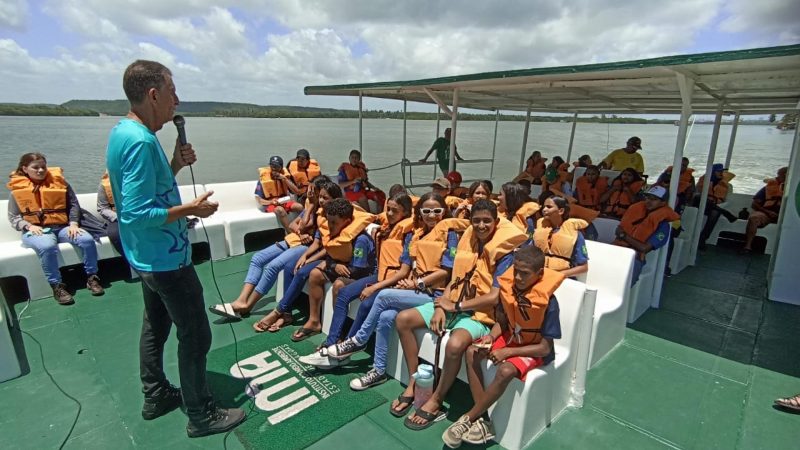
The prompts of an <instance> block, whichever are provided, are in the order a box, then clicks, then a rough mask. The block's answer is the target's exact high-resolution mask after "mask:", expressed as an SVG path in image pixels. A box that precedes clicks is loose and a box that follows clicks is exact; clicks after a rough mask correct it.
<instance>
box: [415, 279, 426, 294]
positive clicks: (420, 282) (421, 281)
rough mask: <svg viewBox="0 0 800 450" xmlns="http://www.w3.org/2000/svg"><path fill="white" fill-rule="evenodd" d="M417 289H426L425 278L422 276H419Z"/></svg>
mask: <svg viewBox="0 0 800 450" xmlns="http://www.w3.org/2000/svg"><path fill="white" fill-rule="evenodd" d="M417 289H418V290H420V291H424V290H425V280H424V279H422V277H420V278H417Z"/></svg>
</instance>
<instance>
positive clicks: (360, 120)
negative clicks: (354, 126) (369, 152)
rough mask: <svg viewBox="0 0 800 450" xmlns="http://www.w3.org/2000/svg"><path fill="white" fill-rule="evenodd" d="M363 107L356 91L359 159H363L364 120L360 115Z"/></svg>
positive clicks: (359, 92) (361, 98) (361, 99)
mask: <svg viewBox="0 0 800 450" xmlns="http://www.w3.org/2000/svg"><path fill="white" fill-rule="evenodd" d="M363 106H364V103H363V96H362V94H361V91H358V151H360V152H361V158H364V124H363V121H364V118H363V114H362V113H361V111H362V110H363Z"/></svg>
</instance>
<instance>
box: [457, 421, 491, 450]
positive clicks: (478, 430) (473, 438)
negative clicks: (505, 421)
mask: <svg viewBox="0 0 800 450" xmlns="http://www.w3.org/2000/svg"><path fill="white" fill-rule="evenodd" d="M494 438H495V435H494V427H493V426H492V421H491V420H486V419H484V418H483V417H479V418H478V420H476V421H475V422H472V426H471V427H469V431H467V433H466V434H464V436H462V437H461V440H462V441H464V442H468V443H470V444H475V445H483V444H486V443H487V442H489V441H491V440H492V439H494Z"/></svg>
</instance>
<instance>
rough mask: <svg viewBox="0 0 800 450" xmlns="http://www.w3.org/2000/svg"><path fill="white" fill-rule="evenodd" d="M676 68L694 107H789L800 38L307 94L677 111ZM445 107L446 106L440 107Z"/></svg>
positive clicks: (794, 96)
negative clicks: (690, 88) (689, 86)
mask: <svg viewBox="0 0 800 450" xmlns="http://www.w3.org/2000/svg"><path fill="white" fill-rule="evenodd" d="M676 74H681V75H684V76H685V77H686V78H690V79H693V80H694V81H695V83H694V92H693V95H692V100H691V106H692V112H694V113H695V114H698V113H700V114H702V113H710V114H713V113H714V112H715V111H716V110H717V107H718V104H719V102H720V101H722V102H724V106H723V108H724V111H725V112H726V113H739V114H743V115H745V114H769V113H788V112H794V111H796V110H797V109H798V107H799V106H800V105H799V103H800V44H798V45H788V46H781V47H768V48H755V49H748V50H736V51H726V52H714V53H700V54H692V55H677V56H665V57H660V58H651V59H641V60H635V61H622V62H612V63H601V64H586V65H578V66H561V67H541V68H533V69H520V70H508V71H502V72H484V73H476V74H469V75H458V76H448V77H439V78H426V79H420V80H408V81H387V82H380V83H363V84H342V85H329V86H307V87H306V88H305V93H306V95H340V96H359V95H362V96H365V97H375V98H384V99H397V100H408V101H414V102H421V103H434V104H439V105H440V106H443V105H449V104H452V102H453V92H454V90H455V89H458V106H459V107H460V108H462V107H466V108H473V109H482V110H489V111H496V110H516V111H526V110H528V108H530V109H531V110H533V111H541V112H553V113H578V114H599V113H634V114H680V112H681V106H682V100H681V92H680V89H679V86H678V81H677V77H676ZM445 109H446V108H445Z"/></svg>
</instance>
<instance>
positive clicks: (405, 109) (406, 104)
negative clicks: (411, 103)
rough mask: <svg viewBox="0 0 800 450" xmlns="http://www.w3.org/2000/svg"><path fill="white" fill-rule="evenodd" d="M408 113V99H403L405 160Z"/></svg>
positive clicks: (404, 157)
mask: <svg viewBox="0 0 800 450" xmlns="http://www.w3.org/2000/svg"><path fill="white" fill-rule="evenodd" d="M406 113H408V100H406V99H403V160H405V159H406V125H407V120H406Z"/></svg>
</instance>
